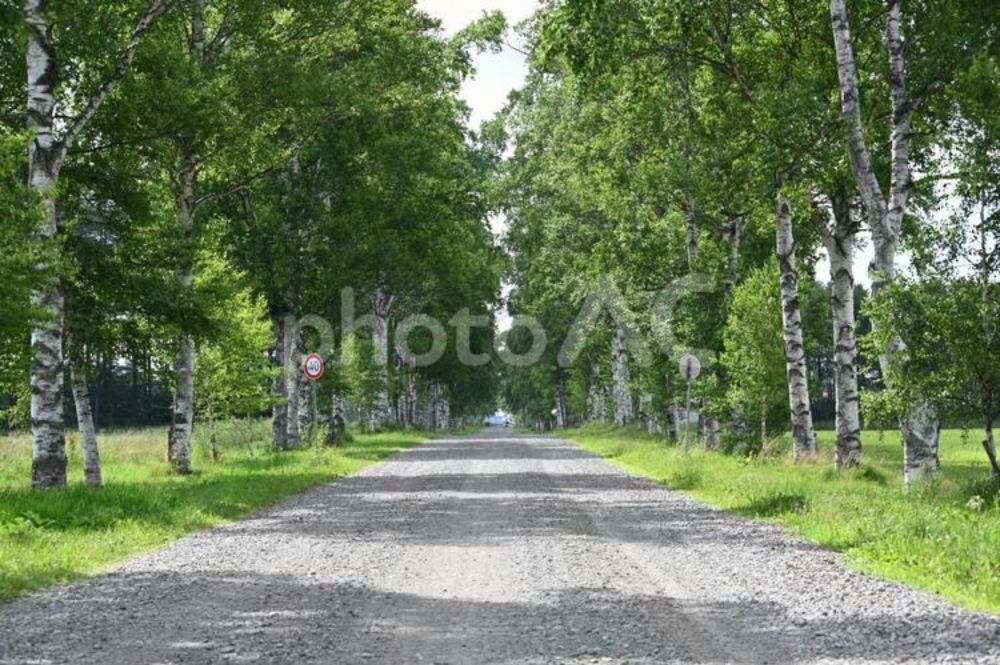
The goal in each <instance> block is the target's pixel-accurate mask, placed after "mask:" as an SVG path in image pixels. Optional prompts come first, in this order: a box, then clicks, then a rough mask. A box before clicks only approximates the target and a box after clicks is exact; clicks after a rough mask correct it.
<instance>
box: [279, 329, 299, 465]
mask: <svg viewBox="0 0 1000 665" xmlns="http://www.w3.org/2000/svg"><path fill="white" fill-rule="evenodd" d="M282 331H283V333H284V340H283V344H284V349H285V350H284V357H285V371H284V374H283V376H284V379H285V413H286V422H285V448H286V449H288V450H294V449H295V448H298V447H299V444H300V443H301V438H302V436H301V430H300V426H301V421H300V417H299V406H300V400H299V394H300V392H301V391H300V390H299V387H300V385H301V383H300V381H299V374H301V371H302V370H301V368H300V364H301V361H302V354H301V353H300V352H299V330H298V326H297V325H296V324H295V323H294V321H293V320H292V319H291V318H287V319H285V325H284V327H283V328H282Z"/></svg>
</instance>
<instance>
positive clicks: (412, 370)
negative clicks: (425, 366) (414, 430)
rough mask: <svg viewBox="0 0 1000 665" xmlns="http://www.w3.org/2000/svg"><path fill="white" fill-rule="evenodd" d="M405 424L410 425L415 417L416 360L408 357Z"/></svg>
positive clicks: (413, 422)
mask: <svg viewBox="0 0 1000 665" xmlns="http://www.w3.org/2000/svg"><path fill="white" fill-rule="evenodd" d="M406 395H407V398H406V425H407V426H409V427H412V426H413V425H414V424H415V421H416V417H417V361H416V359H410V367H409V373H408V375H407V377H406Z"/></svg>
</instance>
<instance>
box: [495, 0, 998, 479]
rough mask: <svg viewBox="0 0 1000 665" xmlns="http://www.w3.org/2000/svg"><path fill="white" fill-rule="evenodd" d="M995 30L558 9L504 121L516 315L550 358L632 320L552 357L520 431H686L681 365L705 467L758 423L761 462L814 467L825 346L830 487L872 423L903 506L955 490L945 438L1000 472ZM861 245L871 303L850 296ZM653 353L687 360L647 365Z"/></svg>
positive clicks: (790, 11) (535, 380)
mask: <svg viewBox="0 0 1000 665" xmlns="http://www.w3.org/2000/svg"><path fill="white" fill-rule="evenodd" d="M848 4H849V5H850V7H848ZM997 10H998V7H997V6H996V4H995V3H990V2H985V1H982V0H959V1H957V2H947V3H916V2H903V1H902V0H888V1H885V0H871V1H867V0H857V1H855V2H851V3H845V2H844V0H829V1H828V0H794V1H792V2H784V3H769V2H765V3H761V2H749V1H748V2H744V1H742V0H709V1H707V2H697V3H696V2H688V1H687V0H639V1H635V0H628V1H625V0H565V1H564V2H561V3H555V4H554V5H552V6H551V7H549V8H548V9H546V10H544V11H542V12H540V13H539V14H538V15H537V16H536V18H535V19H534V20H533V21H532V22H530V23H529V24H528V25H526V26H525V28H524V30H525V34H526V37H527V39H528V41H529V43H530V44H531V45H532V49H531V67H532V69H531V74H530V77H529V81H528V83H527V85H526V86H525V88H524V89H523V90H521V91H519V92H518V93H517V94H516V95H515V96H513V97H512V99H511V102H510V104H509V106H508V109H507V110H506V111H505V113H504V114H503V115H502V117H500V118H498V120H497V125H498V126H501V127H503V128H504V129H505V130H506V131H507V132H508V133H509V135H510V136H511V137H512V140H513V144H514V146H515V148H514V152H513V155H512V156H511V158H510V159H509V160H508V161H507V162H506V165H505V171H504V176H503V178H502V186H501V189H502V190H503V192H504V194H505V207H506V211H507V214H508V216H509V219H510V230H509V233H508V235H507V238H506V242H507V243H508V245H509V249H510V252H511V254H512V269H511V278H512V281H513V283H514V286H515V290H514V293H513V294H512V299H511V300H512V306H513V309H514V310H515V313H518V314H524V315H531V316H533V317H536V318H538V319H540V320H542V321H543V322H544V323H545V325H546V327H547V328H549V330H550V331H554V332H555V333H556V334H555V335H554V336H556V337H558V333H560V332H562V333H565V332H566V331H568V330H570V329H571V327H572V326H573V325H574V322H575V321H576V320H577V319H576V316H577V313H578V311H579V308H580V306H581V304H582V303H584V302H585V301H586V299H587V298H588V297H589V296H591V295H592V294H593V293H595V292H596V291H598V290H600V288H601V287H600V286H599V285H600V284H601V283H602V281H603V282H607V281H609V279H610V281H611V282H613V283H614V284H615V285H616V288H617V289H618V290H619V291H620V297H619V298H618V300H619V301H621V302H622V303H623V305H622V306H620V307H617V308H614V307H611V308H608V309H609V314H610V315H609V316H607V317H605V319H604V320H603V322H602V325H600V326H598V327H597V329H596V330H595V332H594V334H593V335H592V336H591V337H590V338H589V339H588V341H587V343H586V344H585V345H584V346H583V349H582V351H581V352H580V355H579V356H578V357H577V361H576V362H575V363H574V364H572V365H568V364H567V363H565V362H559V358H558V357H557V355H556V354H555V353H552V354H550V355H549V356H547V357H546V358H545V362H544V363H543V364H540V365H538V366H536V367H534V368H532V370H531V371H530V372H521V373H517V374H514V375H512V376H511V377H510V378H509V380H508V382H507V388H506V392H507V399H508V401H509V403H510V404H511V405H512V407H513V408H515V409H516V410H518V411H520V412H522V414H523V415H524V416H525V417H529V418H531V419H533V420H539V419H543V418H545V417H547V416H548V409H551V408H552V407H551V406H549V407H547V408H546V409H545V410H544V411H542V410H539V409H537V407H535V406H534V405H535V404H537V403H538V402H540V401H542V402H544V403H545V404H546V405H553V404H554V405H555V408H554V409H553V413H555V414H556V416H555V417H554V420H555V422H556V424H561V422H560V421H562V420H564V419H565V417H566V416H565V415H563V414H566V413H567V412H569V413H571V414H573V413H575V414H576V417H583V416H586V417H587V418H589V419H592V420H604V419H605V418H609V419H613V420H614V421H615V422H617V423H619V424H623V423H625V422H627V421H629V420H632V419H635V418H641V419H642V420H643V421H644V423H645V424H647V425H650V426H657V425H656V423H657V422H660V423H666V424H667V426H668V427H669V428H670V429H671V430H672V431H674V432H676V431H677V427H678V422H679V421H680V420H682V418H681V417H680V416H679V409H678V404H680V403H683V401H684V399H683V398H684V386H683V378H682V377H681V376H680V373H679V371H678V367H677V361H678V358H679V357H681V356H682V355H684V354H694V355H696V356H697V357H699V358H700V360H701V364H702V365H703V366H704V369H703V372H702V376H701V377H700V378H699V380H698V386H699V387H698V394H697V396H696V401H697V402H698V403H699V405H700V408H699V412H700V419H699V421H700V428H701V430H703V436H704V438H705V441H706V443H707V444H708V445H709V446H718V445H722V444H724V443H726V442H727V441H728V442H732V443H734V444H735V443H739V442H744V443H745V442H746V441H748V440H752V439H754V438H757V437H756V434H755V433H754V430H755V429H756V428H754V427H751V424H752V423H755V422H759V423H760V425H761V427H762V429H763V431H764V435H763V436H762V437H759V439H766V438H767V435H766V432H767V428H768V425H769V424H770V425H771V428H772V429H773V427H774V424H775V422H776V415H777V414H779V413H780V414H781V416H780V419H778V422H781V425H780V426H781V427H782V429H784V428H786V427H789V426H790V428H791V434H792V439H793V442H794V451H795V455H796V458H797V459H802V460H806V459H810V458H812V457H813V456H814V455H815V454H816V437H815V431H814V430H815V427H814V423H813V421H812V412H813V409H812V408H811V407H812V405H813V402H814V401H815V399H816V393H817V389H818V388H819V389H822V388H821V387H820V386H817V384H816V381H815V372H812V373H811V372H810V371H809V368H810V366H815V363H814V362H811V360H810V358H813V359H815V358H816V355H817V353H819V352H820V350H821V349H824V348H826V349H830V358H831V362H832V383H833V392H834V395H835V400H836V434H837V443H836V451H835V459H836V464H837V466H838V468H849V467H853V466H857V465H858V464H860V463H861V460H862V453H861V431H862V420H861V406H862V403H863V402H864V405H865V415H866V417H867V419H868V420H869V421H870V422H879V423H881V424H885V423H888V422H894V423H895V424H896V425H898V427H899V429H900V430H901V434H902V440H903V448H904V457H905V479H906V481H907V482H908V483H910V482H913V481H914V480H916V479H917V478H919V477H920V476H922V475H924V474H933V473H934V472H936V471H937V469H938V466H939V462H938V434H939V430H940V424H941V422H942V418H945V417H948V418H970V417H971V418H975V419H977V420H978V421H979V422H981V423H982V424H983V425H985V427H986V442H985V447H986V449H987V452H988V453H989V457H990V460H991V462H992V464H993V468H994V471H996V472H998V473H1000V469H998V468H997V466H996V462H995V459H996V456H995V446H994V444H993V435H992V425H993V423H994V421H995V419H996V405H997V397H998V393H997V389H998V388H1000V382H998V380H1000V374H998V372H997V369H996V367H997V364H996V363H995V361H994V360H993V357H992V356H993V354H992V349H993V348H995V345H996V344H997V339H996V328H995V325H996V324H995V317H994V314H995V308H996V307H997V303H998V302H1000V301H998V300H997V297H998V295H1000V294H998V293H997V291H996V283H997V258H998V257H997V254H998V252H997V247H998V239H1000V238H998V236H997V230H998V229H997V221H998V219H1000V208H998V199H997V195H998V194H1000V178H998V173H997V163H998V162H997V157H998V148H1000V143H998V142H997V138H998V133H997V129H998V125H997V116H996V113H995V100H996V99H997V98H998V93H1000V76H998V75H997V74H998V69H997V68H998V65H1000V42H998V37H1000V35H998V34H997V29H996V26H997V25H998V18H1000V16H998V15H997ZM862 230H865V231H867V232H868V236H867V237H868V238H870V242H871V250H872V253H873V254H874V259H873V261H872V264H871V266H870V269H869V275H870V277H871V281H872V288H871V298H870V299H868V298H866V297H865V296H866V295H867V294H866V293H865V292H863V291H861V292H860V293H859V290H858V289H857V288H856V286H855V279H856V276H855V274H854V270H855V265H856V263H857V257H858V252H859V246H860V243H861V237H862V236H859V232H861V231H862ZM824 251H825V255H826V258H827V260H826V261H825V263H826V264H827V265H828V266H829V275H827V274H825V270H820V269H819V268H820V266H821V265H822V264H823V263H824V262H818V261H817V258H818V257H819V256H820V254H821V253H823V252H824ZM817 279H821V280H824V281H828V282H829V286H827V287H821V286H819V285H817V284H816V281H817ZM665 287H666V289H665ZM664 294H666V296H665V295H664ZM859 295H860V297H859ZM862 299H864V300H870V302H869V303H867V304H865V305H864V307H863V309H862V306H861V302H860V300H862ZM861 311H863V313H864V316H865V321H866V322H867V321H868V319H870V323H871V325H870V327H871V328H872V330H867V329H866V330H859V312H861ZM664 328H665V329H668V331H669V332H668V334H666V335H664V334H663V331H662V329H664ZM862 332H863V333H865V334H863V335H859V333H862ZM831 333H832V334H831ZM513 336H514V337H516V336H517V333H516V332H515V333H514V334H513ZM637 338H645V339H647V340H656V342H657V343H658V344H659V346H660V347H661V348H662V347H663V346H664V343H663V340H666V342H667V344H666V347H667V348H666V349H665V350H667V351H669V352H670V353H669V354H667V353H658V354H655V355H654V357H652V358H648V357H643V352H642V349H641V348H640V346H641V345H638V344H637V343H636V340H637ZM859 346H860V347H861V350H860V351H859ZM859 367H860V368H861V369H862V370H864V376H861V377H859ZM810 374H812V376H810ZM810 379H813V380H812V381H811V380H810ZM864 388H867V389H865V390H862V389H864ZM862 392H864V400H862ZM636 396H638V397H639V399H638V400H636V399H635V397H636ZM567 404H568V405H569V406H567ZM533 410H534V412H532V411H533ZM570 417H573V416H570ZM759 439H758V440H759Z"/></svg>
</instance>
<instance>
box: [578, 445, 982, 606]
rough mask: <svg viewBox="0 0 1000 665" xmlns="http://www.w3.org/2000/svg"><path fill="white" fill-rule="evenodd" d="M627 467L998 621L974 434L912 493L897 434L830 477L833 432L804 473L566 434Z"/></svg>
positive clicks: (783, 464) (787, 465) (779, 463)
mask: <svg viewBox="0 0 1000 665" xmlns="http://www.w3.org/2000/svg"><path fill="white" fill-rule="evenodd" d="M562 435H563V436H565V437H566V438H568V439H569V440H571V441H573V442H575V443H577V444H578V445H580V446H582V447H583V448H586V449H587V450H590V451H593V452H595V453H597V454H600V455H602V456H604V457H606V458H608V459H610V460H611V461H613V462H614V463H615V464H617V465H619V466H621V467H622V468H624V469H627V470H629V471H632V472H634V473H638V474H641V475H644V476H647V477H650V478H653V479H655V480H658V481H660V482H662V483H664V484H665V485H667V486H669V487H671V488H673V489H676V490H679V491H682V492H684V493H686V494H688V495H690V496H693V497H695V498H697V499H700V500H702V501H705V502H707V503H710V504H713V505H716V506H719V507H721V508H725V509H727V510H729V511H732V512H734V513H737V514H740V515H746V516H749V517H753V518H757V519H762V520H766V521H770V522H777V523H780V524H783V525H785V526H787V527H789V528H791V529H792V530H794V531H796V532H798V533H799V534H801V535H802V536H804V537H805V538H807V539H808V540H811V541H813V542H815V543H818V544H819V545H822V546H824V547H828V548H830V549H833V550H837V551H840V552H843V553H844V554H845V555H846V558H847V560H848V562H849V564H850V565H851V566H852V567H853V568H855V569H857V570H861V571H863V572H867V573H872V574H875V575H879V576H882V577H885V578H888V579H892V580H896V581H899V582H903V583H906V584H910V585H912V586H916V587H920V588H923V589H926V590H929V591H933V592H936V593H938V594H940V595H942V596H944V597H945V598H948V599H949V600H951V601H953V602H955V603H958V604H960V605H964V606H966V607H969V608H972V609H979V610H986V611H989V612H993V613H997V614H1000V483H998V482H997V481H995V480H991V479H990V478H989V469H988V466H987V462H986V458H985V455H984V454H983V451H982V448H981V447H980V445H979V443H978V439H977V438H976V433H972V434H971V435H970V437H968V439H969V440H967V441H966V440H963V437H962V435H961V432H959V431H954V430H949V431H946V432H944V433H943V434H942V441H941V461H942V465H943V469H942V473H941V476H940V478H938V479H937V480H935V481H932V482H927V483H925V484H924V485H923V486H921V487H919V488H916V489H913V490H910V491H906V490H904V489H903V487H902V450H901V446H900V444H899V436H898V434H897V433H890V432H887V433H885V435H884V437H880V436H879V435H878V434H877V433H869V434H866V435H865V437H864V455H865V463H864V465H863V466H862V468H860V469H858V470H855V471H851V472H848V473H843V474H838V473H835V472H834V471H833V468H832V463H831V461H830V451H831V449H832V447H833V441H834V438H833V433H831V432H821V433H820V437H819V438H820V446H821V449H822V451H823V454H822V459H821V460H819V461H818V462H817V463H815V464H809V465H800V466H796V465H794V464H792V462H791V461H790V460H789V459H788V457H787V454H785V453H782V454H780V455H777V456H776V457H775V458H774V459H772V460H770V461H762V460H756V459H752V460H751V459H741V458H737V457H732V456H729V455H724V454H721V453H711V452H707V451H704V450H693V451H692V452H691V453H690V454H689V455H685V454H684V452H683V450H681V449H679V448H674V447H670V446H667V445H666V444H665V443H664V442H663V441H662V440H657V439H654V438H652V437H649V436H647V435H643V434H640V433H636V432H630V431H625V430H619V429H614V428H611V427H598V426H588V427H584V428H581V429H574V430H569V431H566V432H564V433H563V434H562Z"/></svg>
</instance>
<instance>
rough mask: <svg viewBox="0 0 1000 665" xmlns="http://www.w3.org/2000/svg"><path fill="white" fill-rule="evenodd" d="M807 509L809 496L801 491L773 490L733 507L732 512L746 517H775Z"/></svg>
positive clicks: (802, 511)
mask: <svg viewBox="0 0 1000 665" xmlns="http://www.w3.org/2000/svg"><path fill="white" fill-rule="evenodd" d="M808 510H809V497H807V496H806V495H805V494H803V493H801V492H788V491H775V492H770V493H768V494H765V495H763V496H759V497H755V498H754V499H752V500H751V501H750V502H749V503H746V504H744V505H742V506H737V507H735V508H733V512H735V513H738V514H740V515H746V516H748V517H777V516H779V515H787V514H790V513H804V512H807V511H808Z"/></svg>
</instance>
